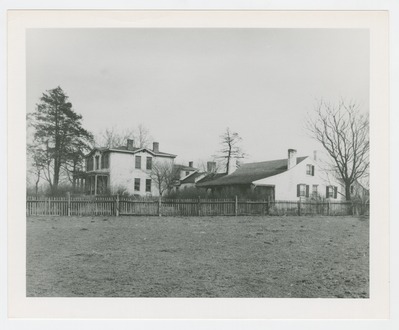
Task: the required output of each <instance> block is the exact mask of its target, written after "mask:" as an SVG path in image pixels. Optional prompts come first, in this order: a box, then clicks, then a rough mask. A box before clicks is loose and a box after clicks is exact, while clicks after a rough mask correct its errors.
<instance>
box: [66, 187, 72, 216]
mask: <svg viewBox="0 0 399 330" xmlns="http://www.w3.org/2000/svg"><path fill="white" fill-rule="evenodd" d="M67 198H68V217H70V216H71V193H70V192H69V191H68V192H67Z"/></svg>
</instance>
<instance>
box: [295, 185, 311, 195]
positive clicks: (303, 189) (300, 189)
mask: <svg viewBox="0 0 399 330" xmlns="http://www.w3.org/2000/svg"><path fill="white" fill-rule="evenodd" d="M296 195H297V197H309V186H308V185H306V184H298V185H297V194H296Z"/></svg>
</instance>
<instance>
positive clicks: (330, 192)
mask: <svg viewBox="0 0 399 330" xmlns="http://www.w3.org/2000/svg"><path fill="white" fill-rule="evenodd" d="M337 193H338V188H337V187H335V186H327V187H326V198H337Z"/></svg>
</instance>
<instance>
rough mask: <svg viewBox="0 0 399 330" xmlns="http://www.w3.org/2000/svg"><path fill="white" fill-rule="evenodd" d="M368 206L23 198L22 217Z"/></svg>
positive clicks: (365, 209)
mask: <svg viewBox="0 0 399 330" xmlns="http://www.w3.org/2000/svg"><path fill="white" fill-rule="evenodd" d="M368 214H369V203H360V202H327V201H320V202H319V201H317V202H315V201H266V200H265V201H250V200H238V199H237V198H235V199H200V198H198V199H154V198H132V197H121V196H118V195H117V196H106V197H104V196H95V197H92V196H87V197H71V196H70V195H68V196H67V197H42V198H40V197H39V198H37V197H35V196H27V199H26V215H27V216H32V215H42V216H46V215H51V216H54V215H60V216H105V215H109V216H119V215H163V216H216V215H226V216H238V215H280V216H281V215H337V216H342V215H368Z"/></svg>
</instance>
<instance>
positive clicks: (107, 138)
mask: <svg viewBox="0 0 399 330" xmlns="http://www.w3.org/2000/svg"><path fill="white" fill-rule="evenodd" d="M128 139H131V140H133V141H134V146H135V147H136V148H148V147H149V145H150V143H151V140H152V138H151V136H150V132H149V130H148V129H147V128H146V127H145V126H144V125H142V124H139V125H138V126H137V128H134V129H125V130H121V131H118V129H117V128H116V127H112V128H107V129H105V130H103V131H101V132H100V134H98V135H97V137H96V145H98V146H100V147H105V148H116V147H120V146H122V145H125V144H126V141H127V140H128Z"/></svg>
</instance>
